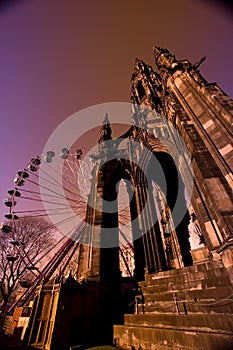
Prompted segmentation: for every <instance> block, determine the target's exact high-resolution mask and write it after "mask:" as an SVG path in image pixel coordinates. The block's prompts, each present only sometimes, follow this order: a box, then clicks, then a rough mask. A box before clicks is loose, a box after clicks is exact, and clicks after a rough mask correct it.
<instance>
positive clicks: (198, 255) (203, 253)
mask: <svg viewBox="0 0 233 350" xmlns="http://www.w3.org/2000/svg"><path fill="white" fill-rule="evenodd" d="M209 253H210V252H209V249H208V248H207V247H202V248H197V249H194V250H191V255H192V259H193V263H194V264H195V263H197V262H200V261H204V260H206V259H208V257H209Z"/></svg>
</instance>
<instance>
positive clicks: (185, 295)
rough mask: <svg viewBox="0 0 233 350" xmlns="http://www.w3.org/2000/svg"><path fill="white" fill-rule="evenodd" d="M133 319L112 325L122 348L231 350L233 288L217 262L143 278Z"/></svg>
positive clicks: (218, 261)
mask: <svg viewBox="0 0 233 350" xmlns="http://www.w3.org/2000/svg"><path fill="white" fill-rule="evenodd" d="M140 287H141V290H142V293H143V303H140V302H139V303H137V304H138V305H137V308H136V310H137V314H134V315H125V317H124V325H116V326H114V339H115V342H116V344H117V345H118V346H119V347H121V348H123V349H136V350H137V349H145V350H149V349H150V350H165V349H180V350H181V349H182V350H191V349H192V350H194V349H196V350H206V349H208V350H215V349H216V350H225V349H226V350H228V349H229V350H232V349H233V286H232V284H231V282H230V279H229V277H228V275H227V273H226V269H225V268H224V267H223V265H222V262H221V260H220V259H207V260H206V261H204V262H201V263H196V264H194V265H193V266H189V267H185V268H183V269H180V270H170V271H166V272H160V273H158V274H151V275H147V276H146V279H145V281H143V282H141V283H140Z"/></svg>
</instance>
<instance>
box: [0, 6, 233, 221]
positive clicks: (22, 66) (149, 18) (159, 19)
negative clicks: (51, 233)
mask: <svg viewBox="0 0 233 350" xmlns="http://www.w3.org/2000/svg"><path fill="white" fill-rule="evenodd" d="M232 19H233V14H232V11H231V9H230V7H224V6H223V5H222V6H221V5H219V3H218V2H215V1H214V2H213V1H205V0H204V1H201V0H195V1H194V0H177V1H168V0H151V1H149V0H145V1H142V0H134V1H131V0H118V1H114V0H112V1H109V0H98V1H95V0H92V1H91V0H87V1H81V0H68V1H67V0H33V1H27V0H25V1H16V2H13V4H12V5H8V6H6V7H4V8H1V12H0V51H1V53H0V70H1V74H0V76H1V84H0V89H1V90H0V113H1V139H0V142H1V147H0V159H1V184H0V200H1V202H2V200H3V199H4V198H5V193H6V192H7V190H8V189H11V188H12V186H13V179H14V176H15V174H16V172H17V171H18V170H21V169H22V168H24V167H25V166H26V164H27V162H28V161H29V160H30V158H31V157H33V156H36V155H37V154H40V153H41V152H42V150H43V147H44V145H45V143H46V141H47V139H48V137H49V135H50V134H51V133H52V132H53V130H54V129H55V128H56V127H57V126H58V125H59V124H60V123H61V122H62V121H63V120H65V119H66V118H67V117H69V116H70V115H72V114H73V113H75V112H77V111H79V110H81V109H82V108H85V107H89V106H91V105H95V104H98V103H103V102H111V101H122V102H129V94H130V78H131V73H132V67H133V64H134V60H135V57H139V58H142V59H143V60H145V61H146V62H147V63H149V64H152V65H154V60H153V53H152V47H153V45H155V44H157V45H159V46H163V47H166V48H168V49H170V51H172V52H173V53H175V54H176V56H177V58H178V59H185V58H187V59H189V60H190V61H191V62H193V63H195V62H196V61H198V60H199V59H200V58H201V57H202V56H207V60H206V61H205V62H204V63H203V64H202V66H201V72H202V74H203V76H204V77H205V78H206V79H207V80H208V81H209V82H213V81H216V82H217V83H218V84H219V86H220V87H221V88H222V89H223V90H224V91H225V92H227V93H228V94H229V95H230V96H233V83H232V81H233V79H232V62H233V46H232V38H233V20H232ZM110 118H111V116H110ZM77 127H78V126H77ZM113 136H114V135H113ZM6 209H7V208H5V207H4V205H3V204H1V203H0V214H1V218H2V216H3V215H4V214H5V213H6V212H7V211H8V210H6ZM1 218H0V220H1Z"/></svg>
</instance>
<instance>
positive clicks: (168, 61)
mask: <svg viewBox="0 0 233 350" xmlns="http://www.w3.org/2000/svg"><path fill="white" fill-rule="evenodd" d="M154 56H155V63H156V64H157V67H158V69H162V68H163V69H165V70H167V71H168V72H169V73H173V72H174V71H175V70H177V69H179V68H180V66H181V62H180V61H178V60H177V59H176V57H175V55H173V54H171V52H170V51H168V50H167V49H164V48H162V47H159V46H154Z"/></svg>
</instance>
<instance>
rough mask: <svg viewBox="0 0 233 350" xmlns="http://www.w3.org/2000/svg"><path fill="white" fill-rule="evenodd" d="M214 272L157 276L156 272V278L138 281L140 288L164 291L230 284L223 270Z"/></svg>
mask: <svg viewBox="0 0 233 350" xmlns="http://www.w3.org/2000/svg"><path fill="white" fill-rule="evenodd" d="M220 272H222V274H221V273H216V271H208V272H196V273H195V274H190V273H182V274H180V276H173V275H172V276H166V277H165V278H164V277H161V278H160V277H159V275H160V274H157V276H156V278H155V279H154V280H153V279H148V280H146V281H143V282H140V283H139V285H140V287H141V288H142V290H143V291H144V290H147V289H151V288H153V289H154V290H157V291H158V292H164V291H169V290H170V291H177V290H180V289H184V288H185V289H207V288H213V287H227V286H230V285H231V283H230V280H229V277H228V276H227V275H225V273H223V271H220Z"/></svg>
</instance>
